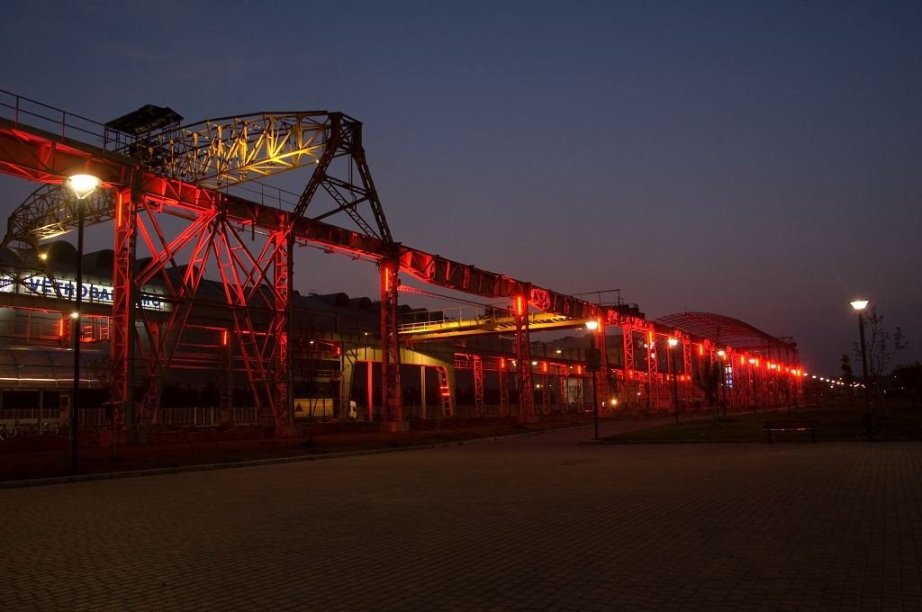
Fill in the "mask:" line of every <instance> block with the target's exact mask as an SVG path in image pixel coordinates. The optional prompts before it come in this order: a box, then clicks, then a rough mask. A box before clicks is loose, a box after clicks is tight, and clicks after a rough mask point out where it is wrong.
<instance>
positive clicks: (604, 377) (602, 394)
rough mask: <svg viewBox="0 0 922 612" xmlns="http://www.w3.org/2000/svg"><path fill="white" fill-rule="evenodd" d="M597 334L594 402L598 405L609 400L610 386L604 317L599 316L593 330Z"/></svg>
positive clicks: (609, 407)
mask: <svg viewBox="0 0 922 612" xmlns="http://www.w3.org/2000/svg"><path fill="white" fill-rule="evenodd" d="M593 333H597V334H598V347H599V374H600V376H599V377H598V378H599V394H598V397H597V398H596V402H597V403H598V404H599V406H601V405H602V403H603V402H604V403H606V405H608V403H610V402H611V386H610V385H609V376H610V375H611V373H610V372H609V371H608V337H607V336H606V335H605V317H599V327H598V329H597V330H596V331H595V332H593ZM608 410H611V406H608Z"/></svg>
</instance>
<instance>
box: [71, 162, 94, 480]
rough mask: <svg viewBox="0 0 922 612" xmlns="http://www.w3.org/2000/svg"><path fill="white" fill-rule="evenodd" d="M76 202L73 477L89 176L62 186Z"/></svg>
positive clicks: (73, 178) (74, 470) (90, 189)
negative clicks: (86, 200)
mask: <svg viewBox="0 0 922 612" xmlns="http://www.w3.org/2000/svg"><path fill="white" fill-rule="evenodd" d="M65 184H66V185H67V188H68V189H70V191H71V193H73V194H74V197H75V198H76V199H77V201H76V208H77V287H76V292H75V295H74V311H73V312H72V313H71V315H70V316H71V319H73V342H74V388H73V392H72V396H71V400H70V471H71V474H76V473H77V415H78V414H79V410H80V335H81V334H80V328H81V325H80V314H81V313H80V308H81V307H82V306H83V225H84V221H85V218H86V211H85V210H84V207H83V203H82V200H84V199H86V197H87V196H89V195H90V194H91V193H93V192H94V191H96V189H97V188H98V187H99V186H100V184H102V182H101V181H100V180H99V179H98V178H96V177H95V176H92V175H90V174H75V175H73V176H71V177H70V178H69V179H67V181H66V182H65Z"/></svg>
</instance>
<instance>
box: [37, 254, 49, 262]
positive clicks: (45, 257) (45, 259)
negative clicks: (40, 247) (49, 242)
mask: <svg viewBox="0 0 922 612" xmlns="http://www.w3.org/2000/svg"><path fill="white" fill-rule="evenodd" d="M38 258H39V259H41V260H42V261H48V253H39V254H38Z"/></svg>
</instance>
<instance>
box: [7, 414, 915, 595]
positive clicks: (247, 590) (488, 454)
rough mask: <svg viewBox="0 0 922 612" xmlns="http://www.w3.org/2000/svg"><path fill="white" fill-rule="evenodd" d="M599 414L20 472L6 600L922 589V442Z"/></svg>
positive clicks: (11, 497) (10, 520)
mask: <svg viewBox="0 0 922 612" xmlns="http://www.w3.org/2000/svg"><path fill="white" fill-rule="evenodd" d="M589 432H591V429H581V430H571V431H566V432H554V433H547V434H543V435H536V436H530V437H524V438H513V439H504V440H495V441H486V440H485V441H478V442H474V443H467V444H464V445H463V446H451V447H443V448H434V449H425V450H410V451H406V452H398V453H388V454H381V455H365V456H355V457H346V458H341V459H335V460H330V461H320V462H304V463H289V464H281V465H269V466H260V467H250V468H240V469H232V470H220V471H204V472H191V473H181V474H170V475H163V476H151V477H145V478H129V479H124V480H108V481H94V482H82V483H74V484H64V485H56V486H45V487H30V488H23V489H7V490H0V517H2V521H0V546H2V551H3V552H2V555H0V609H2V610H32V609H37V610H165V611H168V610H193V609H219V610H349V611H359V610H708V611H719V610H728V611H729V610H734V611H735V610H875V611H876V610H880V611H889V610H922V573H920V560H922V559H920V557H922V445H919V444H915V443H880V444H874V443H871V444H868V443H861V442H855V443H829V444H809V443H789V444H773V445H769V444H724V445H704V444H700V445H611V444H577V442H578V441H579V440H580V439H582V438H585V437H587V436H588V435H589ZM604 433H608V431H605V430H603V434H604Z"/></svg>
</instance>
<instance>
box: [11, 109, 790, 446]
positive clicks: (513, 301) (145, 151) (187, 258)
mask: <svg viewBox="0 0 922 612" xmlns="http://www.w3.org/2000/svg"><path fill="white" fill-rule="evenodd" d="M3 96H6V97H5V98H4V97H3ZM0 99H2V100H3V102H2V103H0V110H2V111H4V112H5V114H6V115H7V116H6V117H5V118H0V171H3V172H5V173H8V174H12V175H15V176H19V177H22V178H25V179H28V180H31V181H37V182H41V183H45V184H46V185H45V186H44V187H42V188H41V189H39V190H38V191H37V192H36V194H34V195H33V197H32V198H30V200H29V201H27V202H26V203H25V204H24V205H23V206H21V207H20V208H19V209H18V210H17V211H16V212H14V214H13V216H12V217H11V221H10V226H9V230H8V234H7V237H6V239H5V242H7V243H8V242H10V241H15V240H19V241H23V242H27V243H30V244H35V243H36V242H37V241H38V240H40V239H43V238H47V237H50V236H54V235H57V234H60V233H63V232H65V231H69V230H71V229H73V228H74V226H75V223H76V215H75V214H74V204H73V201H72V200H71V199H69V198H68V197H67V196H66V195H62V193H63V192H62V189H61V188H60V185H61V184H62V182H63V181H64V180H66V178H67V177H69V176H71V175H73V174H75V173H89V174H93V175H95V176H97V177H99V178H100V179H101V180H102V181H103V184H104V186H105V187H106V189H104V190H102V191H100V192H99V193H98V194H97V195H95V196H94V197H93V198H92V200H91V202H90V206H89V211H88V213H87V219H88V221H89V222H91V223H93V222H97V223H98V222H101V221H107V220H109V219H112V220H114V268H113V283H114V304H113V308H112V319H113V321H112V329H113V335H112V361H113V364H114V365H115V373H114V375H113V388H112V400H113V403H114V405H115V406H116V408H117V409H118V410H125V409H126V408H127V409H129V410H130V402H129V400H130V393H131V389H132V386H133V381H132V380H131V379H132V376H133V370H132V368H131V367H130V364H131V363H133V360H134V358H135V356H136V355H137V356H138V357H140V358H141V359H142V361H143V363H144V364H145V365H146V377H147V381H146V384H145V385H144V389H145V393H144V398H143V400H142V403H141V408H140V411H139V414H138V415H137V417H138V418H139V421H140V422H142V423H143V422H145V421H152V420H156V410H157V407H158V405H159V399H160V393H161V387H162V381H163V379H164V375H165V373H166V371H167V370H168V369H169V368H170V364H171V360H172V358H173V356H174V354H175V352H176V347H177V346H178V344H179V342H180V341H181V338H182V334H183V330H184V329H185V327H186V324H187V321H188V320H189V317H190V314H191V313H192V312H193V310H194V309H196V308H213V309H217V308H219V309H221V310H222V311H223V312H225V313H226V320H227V325H226V327H225V329H223V330H221V333H222V334H223V337H227V336H228V332H231V333H230V334H229V336H230V337H231V338H232V339H233V342H234V343H235V344H236V349H237V354H238V355H239V359H240V361H241V362H242V366H243V369H244V370H245V372H246V376H247V380H248V382H249V385H250V388H251V391H252V393H253V397H254V398H255V401H256V402H257V404H258V408H259V414H260V416H261V418H262V419H263V420H264V421H266V422H267V423H270V422H271V423H273V424H274V426H275V428H276V430H277V431H280V432H283V431H285V430H286V429H287V428H289V427H290V426H291V424H292V409H291V406H290V404H291V398H290V397H289V394H288V390H289V389H290V388H291V378H290V376H291V374H290V372H291V365H290V359H291V351H290V347H289V338H290V324H291V321H290V318H289V311H290V306H291V303H292V292H293V289H292V287H293V279H294V267H293V257H292V251H293V249H294V247H295V246H297V245H299V244H315V245H321V246H322V247H323V248H325V249H327V250H331V251H336V252H341V253H347V254H352V255H358V256H361V257H364V258H366V259H370V260H373V261H376V262H377V263H378V266H379V271H380V283H381V287H380V296H381V303H382V306H381V343H382V356H383V357H382V368H381V376H382V385H381V388H382V394H383V396H382V405H383V407H384V414H385V418H386V419H390V420H400V419H401V418H402V413H401V397H400V378H399V373H400V351H399V343H398V331H397V291H398V289H397V285H398V274H399V273H400V272H404V273H406V274H409V275H411V276H412V277H414V278H416V279H419V280H420V281H422V282H424V283H428V284H433V285H437V286H440V287H444V288H449V289H453V290H457V291H461V292H465V293H468V294H473V295H477V296H481V297H485V298H505V299H507V300H509V303H510V305H511V311H512V314H513V317H514V322H515V332H516V334H515V338H516V341H515V357H516V366H515V370H516V373H517V377H518V383H519V390H520V392H519V399H520V407H519V415H518V416H519V418H520V419H522V420H530V419H532V418H533V417H534V415H535V407H534V399H533V393H532V392H531V391H532V389H533V385H532V367H531V355H530V342H529V311H530V309H534V310H536V311H542V312H546V313H556V314H559V315H562V316H565V317H569V318H572V319H573V320H574V321H577V322H580V321H585V320H589V319H596V320H599V322H600V323H601V325H600V328H601V330H603V331H602V333H600V338H601V339H602V342H603V344H601V345H600V347H602V348H604V338H605V336H604V329H605V327H606V326H620V327H622V328H623V329H624V330H625V333H624V353H625V364H624V367H625V375H624V380H625V381H626V382H627V381H629V380H632V379H633V378H634V376H635V374H637V372H636V367H637V365H638V363H637V360H638V358H637V355H636V349H635V336H634V334H635V333H636V334H642V336H643V338H644V348H645V353H644V354H645V358H646V361H647V363H646V366H645V369H646V381H647V384H648V389H651V388H652V387H653V386H654V385H655V384H656V380H657V378H658V365H657V358H656V346H657V335H662V334H661V332H658V331H657V330H656V329H655V328H654V326H653V325H652V324H650V323H649V322H646V321H644V320H643V319H642V318H640V317H639V316H633V315H631V314H625V311H624V310H623V309H621V308H620V307H618V308H616V307H606V306H599V305H596V304H592V303H590V302H586V301H584V300H581V299H578V298H575V297H572V296H568V295H564V294H560V293H557V292H554V291H551V290H548V289H544V288H541V287H537V286H534V285H532V284H529V283H525V282H523V281H519V280H516V279H513V278H510V277H508V276H505V275H503V274H498V273H494V272H489V271H486V270H483V269H480V268H476V267H474V266H470V265H466V264H462V263H459V262H456V261H452V260H449V259H445V258H442V257H440V256H437V255H433V254H430V253H427V252H424V251H420V250H417V249H413V248H410V247H407V246H405V245H402V244H399V243H396V242H394V241H393V238H392V236H391V232H390V229H389V228H388V225H387V222H386V219H385V216H384V211H383V208H382V206H381V203H380V201H379V198H378V195H377V192H376V189H375V186H374V183H373V181H372V178H371V174H370V172H369V170H368V166H367V162H366V159H365V153H364V149H363V147H362V142H361V123H360V122H358V121H356V120H355V119H352V118H351V117H348V116H347V115H343V114H342V113H328V112H323V111H318V112H306V113H260V114H256V115H247V116H242V117H229V118H223V119H216V120H209V121H205V122H201V123H197V124H192V125H189V126H184V127H181V126H178V125H172V124H171V125H168V126H167V127H161V128H160V129H158V130H152V131H148V132H143V131H135V132H133V133H132V134H124V133H121V132H118V131H117V130H113V128H112V126H111V125H109V126H101V125H99V124H94V123H93V122H90V121H89V120H85V119H82V118H79V117H76V116H74V115H70V114H65V113H63V112H60V111H56V110H55V109H51V108H50V107H46V106H43V105H40V104H38V103H34V102H32V101H29V100H26V99H24V98H20V97H17V96H13V95H12V94H5V93H4V92H0ZM30 108H31V110H30ZM55 113H60V114H59V116H56V115H55ZM49 117H51V119H49ZM77 120H79V121H78V122H79V123H80V126H81V127H76V126H75V125H74V122H75V121H77ZM30 122H31V123H35V124H36V125H30ZM42 122H46V123H47V124H48V125H45V124H43V123H42ZM75 128H76V129H77V130H78V131H76V132H75V131H74V130H75ZM94 130H97V131H100V132H102V136H101V137H100V138H101V140H102V142H103V144H104V146H103V147H99V146H94V145H91V144H87V143H85V142H83V141H82V139H85V138H86V136H87V134H94V133H96V132H95V131H94ZM75 133H76V134H78V136H79V138H71V136H73V135H74V134H75ZM302 166H303V167H309V168H312V174H311V178H310V180H309V182H308V184H307V186H306V187H305V189H304V191H303V193H302V194H301V195H300V196H298V197H297V199H296V201H293V202H292V203H291V205H286V204H285V203H283V199H284V198H283V196H284V194H283V193H282V192H278V191H272V190H269V191H267V189H268V188H265V187H264V186H262V185H259V187H258V189H256V190H253V189H251V192H250V193H251V194H256V195H255V196H248V197H246V198H245V197H242V196H241V195H240V194H238V193H236V192H229V191H227V190H228V189H229V188H231V187H234V188H239V186H241V185H243V186H246V185H247V184H248V182H250V181H252V180H253V179H256V178H259V177H263V176H268V175H271V174H276V173H278V172H283V171H287V170H291V169H294V168H297V167H302ZM221 190H224V191H221ZM320 195H323V196H324V198H320V197H319V196H320ZM254 199H255V200H259V201H258V202H257V201H254ZM324 202H325V204H324ZM369 213H370V218H366V215H368V214H369ZM334 215H339V216H340V217H343V216H346V217H348V218H349V219H350V220H351V221H352V222H353V225H354V226H355V227H356V229H347V228H343V227H339V226H336V225H331V224H328V223H327V222H326V219H327V218H329V217H332V216H334ZM167 217H170V218H171V219H173V220H179V221H180V223H179V226H180V227H177V223H176V222H175V221H174V222H171V223H169V224H167V223H164V220H165V219H166V218H167ZM139 243H140V244H141V245H143V247H144V250H145V252H146V253H147V254H149V259H144V260H141V264H140V265H139V263H138V258H137V248H138V245H139ZM206 270H215V271H217V275H218V276H219V278H220V281H221V286H222V288H223V295H220V296H206V295H202V294H201V293H202V292H201V287H202V283H201V281H202V279H203V276H204V274H205V272H206ZM154 281H156V282H157V283H158V284H159V285H160V286H162V287H163V290H164V293H165V295H164V296H162V297H163V301H164V302H165V303H167V304H169V306H170V309H169V311H167V312H161V313H151V312H147V311H146V310H144V309H142V308H139V300H140V295H141V290H142V288H143V287H145V286H147V285H149V284H151V283H153V282H154ZM138 319H140V320H141V322H142V323H143V328H144V330H145V332H146V334H145V335H146V336H147V341H146V342H141V341H140V339H139V338H137V337H134V336H136V334H134V330H135V321H136V320H138ZM666 324H667V326H668V327H673V328H679V327H680V326H679V325H678V324H676V323H675V322H674V321H671V320H670V321H668V322H666ZM688 331H689V332H691V333H696V334H699V335H702V336H707V337H711V338H712V339H713V340H714V343H715V346H718V347H719V346H721V342H720V340H719V339H716V338H713V336H708V334H706V333H700V331H696V330H692V329H689V330H688ZM727 331H728V332H729V328H728V329H727ZM660 344H661V343H660ZM728 344H729V343H728ZM689 346H690V345H689ZM684 350H685V352H684V353H683V360H682V361H683V371H684V372H686V375H687V373H688V372H689V371H690V370H691V363H690V362H691V349H690V348H686V349H684ZM602 354H603V355H604V357H603V362H602V364H601V365H602V368H603V372H604V373H605V375H604V376H602V377H601V380H602V381H603V389H604V391H603V397H607V396H608V391H607V386H608V379H609V368H608V363H607V361H608V360H607V355H606V351H605V350H603V351H602ZM785 361H786V362H787V363H789V364H791V363H794V362H796V352H794V353H788V354H787V355H786V356H785ZM478 363H479V362H478ZM510 369H511V368H510V366H509V364H508V362H507V361H506V360H501V362H500V364H499V372H500V376H501V391H500V402H501V410H502V411H506V410H507V409H508V390H507V388H506V384H505V378H506V373H507V371H508V370H510ZM475 372H476V374H475V377H476V378H475V381H478V382H477V385H478V391H477V396H478V397H479V398H481V399H480V400H479V401H480V402H481V403H482V370H480V369H475ZM689 379H690V377H689ZM446 388H447V383H446ZM649 394H650V391H649V390H648V396H649ZM481 409H482V407H481V408H478V410H481Z"/></svg>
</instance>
